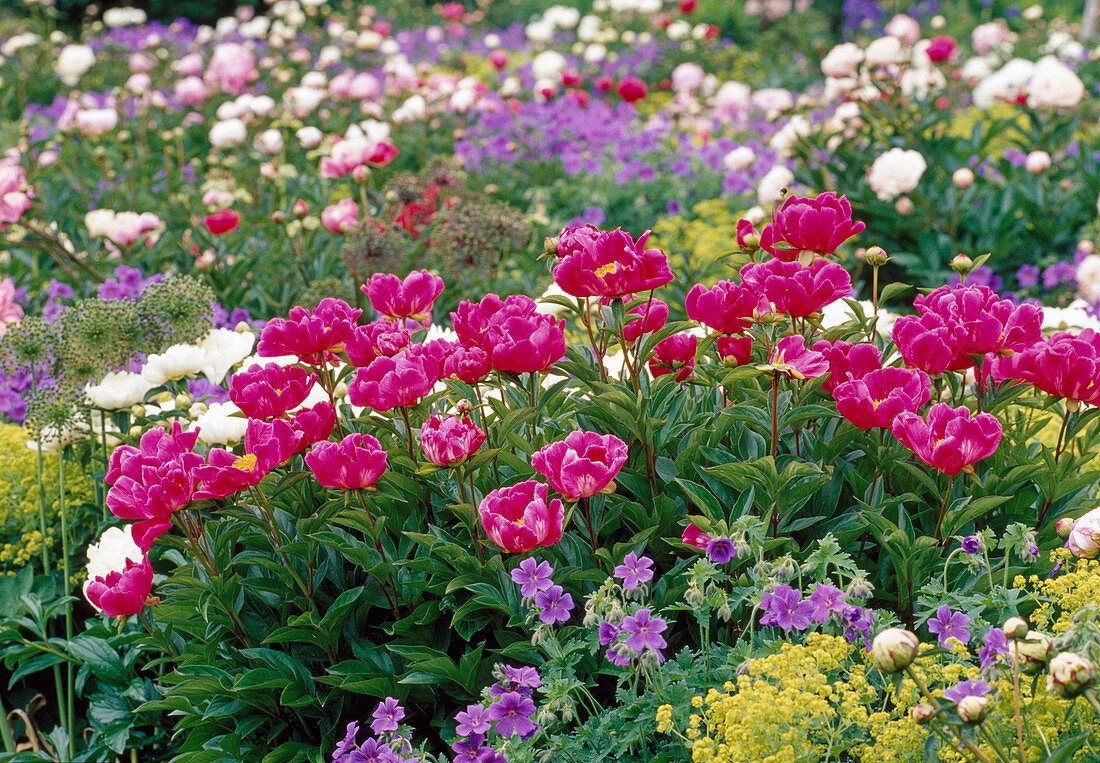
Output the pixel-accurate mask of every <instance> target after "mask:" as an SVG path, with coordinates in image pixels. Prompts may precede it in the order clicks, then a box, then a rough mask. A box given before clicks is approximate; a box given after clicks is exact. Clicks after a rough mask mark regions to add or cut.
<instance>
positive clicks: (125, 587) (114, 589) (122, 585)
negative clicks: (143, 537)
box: [84, 536, 153, 617]
mask: <svg viewBox="0 0 1100 763" xmlns="http://www.w3.org/2000/svg"><path fill="white" fill-rule="evenodd" d="M135 541H136V536H135ZM125 564H126V566H125V567H124V568H123V569H121V570H111V571H110V572H108V573H107V574H106V575H105V576H98V577H95V578H92V579H91V580H89V581H88V582H86V583H85V584H84V596H85V597H87V599H88V602H89V603H90V604H91V605H92V606H93V607H95V608H96V609H98V610H99V611H100V612H102V613H103V614H105V615H108V616H110V617H126V616H127V615H136V614H137V613H138V612H140V611H141V608H142V607H143V606H144V605H145V600H146V599H148V598H149V593H150V591H152V590H153V568H152V566H150V564H149V557H148V556H146V555H145V554H144V553H143V554H142V558H141V561H140V562H135V561H134V560H133V559H127V560H126V562H125Z"/></svg>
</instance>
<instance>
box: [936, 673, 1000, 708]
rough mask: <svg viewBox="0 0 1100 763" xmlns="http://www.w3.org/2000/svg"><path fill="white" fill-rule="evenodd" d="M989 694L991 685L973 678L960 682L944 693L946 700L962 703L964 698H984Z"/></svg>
mask: <svg viewBox="0 0 1100 763" xmlns="http://www.w3.org/2000/svg"><path fill="white" fill-rule="evenodd" d="M988 693H989V684H987V683H986V682H985V681H983V680H982V679H980V678H971V679H968V680H966V681H960V682H959V683H957V684H955V685H954V686H952V687H951V688H950V689H948V690H947V691H945V692H944V693H943V697H944V699H949V700H951V701H952V702H955V703H958V702H962V700H963V697H984V696H985V695H986V694H988Z"/></svg>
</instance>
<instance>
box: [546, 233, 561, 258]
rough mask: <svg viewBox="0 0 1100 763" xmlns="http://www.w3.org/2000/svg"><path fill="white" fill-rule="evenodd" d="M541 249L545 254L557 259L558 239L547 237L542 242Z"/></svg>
mask: <svg viewBox="0 0 1100 763" xmlns="http://www.w3.org/2000/svg"><path fill="white" fill-rule="evenodd" d="M542 249H543V251H544V252H546V253H547V254H549V255H551V256H553V257H557V256H558V239H557V236H547V237H546V238H545V239H544V240H543V242H542Z"/></svg>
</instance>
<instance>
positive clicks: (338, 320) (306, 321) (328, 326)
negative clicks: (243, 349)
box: [256, 297, 363, 360]
mask: <svg viewBox="0 0 1100 763" xmlns="http://www.w3.org/2000/svg"><path fill="white" fill-rule="evenodd" d="M362 313H363V311H362V310H357V309H355V308H353V307H352V306H351V305H349V304H348V303H347V302H344V301H343V300H342V299H335V298H333V297H326V298H325V299H322V300H321V301H320V303H318V305H317V307H315V308H313V309H312V310H306V309H305V308H304V307H301V306H297V307H292V308H291V309H290V313H289V315H288V316H287V318H286V319H283V318H272V319H271V320H270V321H268V322H267V325H266V326H264V330H263V332H262V333H261V334H260V341H259V342H258V343H257V345H256V351H257V353H258V354H259V355H260V357H265V358H270V357H276V356H279V355H297V356H298V357H299V358H303V359H309V360H313V359H316V357H317V355H318V353H322V352H326V351H330V350H333V349H334V348H337V347H338V346H340V345H343V343H344V342H345V341H347V339H348V338H349V337H350V336H351V335H352V332H353V331H355V322H356V320H358V318H359V316H360V315H362Z"/></svg>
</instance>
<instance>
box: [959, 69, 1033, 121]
mask: <svg viewBox="0 0 1100 763" xmlns="http://www.w3.org/2000/svg"><path fill="white" fill-rule="evenodd" d="M1034 71H1035V64H1033V63H1032V62H1031V61H1025V60H1024V59H1022V58H1014V59H1012V60H1011V61H1009V62H1008V63H1007V64H1005V65H1004V66H1002V67H1001V68H1000V69H998V70H997V71H995V72H993V73H992V74H990V75H989V76H988V77H986V78H985V79H983V80H982V81H981V82H979V83H978V85H977V87H975V88H974V92H973V93H972V98H973V100H974V105H975V106H977V107H978V108H979V109H988V108H989V107H991V106H992V105H993V103H994V102H995V101H1014V100H1016V96H1017V95H1019V94H1020V93H1021V92H1023V91H1024V88H1025V87H1026V86H1027V84H1028V81H1029V80H1030V79H1031V76H1032V74H1033V73H1034Z"/></svg>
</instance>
